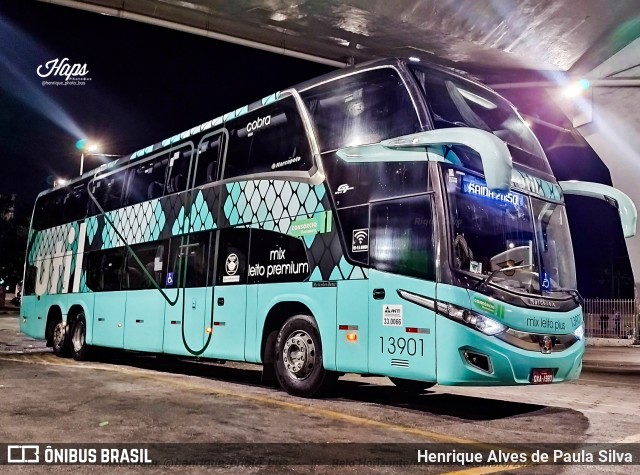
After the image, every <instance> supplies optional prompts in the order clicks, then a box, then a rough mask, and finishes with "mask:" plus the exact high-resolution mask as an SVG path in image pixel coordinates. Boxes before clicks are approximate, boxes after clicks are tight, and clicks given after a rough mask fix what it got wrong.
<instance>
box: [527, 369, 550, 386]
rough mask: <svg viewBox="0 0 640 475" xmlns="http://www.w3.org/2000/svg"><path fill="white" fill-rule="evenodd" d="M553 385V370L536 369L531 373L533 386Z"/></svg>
mask: <svg viewBox="0 0 640 475" xmlns="http://www.w3.org/2000/svg"><path fill="white" fill-rule="evenodd" d="M551 383H553V370H552V369H534V370H533V371H532V372H531V384H551Z"/></svg>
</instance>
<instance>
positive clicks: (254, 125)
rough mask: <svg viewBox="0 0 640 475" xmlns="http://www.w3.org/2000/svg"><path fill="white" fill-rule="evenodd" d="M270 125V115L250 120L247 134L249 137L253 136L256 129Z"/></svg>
mask: <svg viewBox="0 0 640 475" xmlns="http://www.w3.org/2000/svg"><path fill="white" fill-rule="evenodd" d="M268 125H271V116H270V115H268V116H266V117H258V118H257V119H256V120H254V121H253V122H249V123H248V124H247V134H248V136H249V137H251V136H252V135H253V133H254V132H255V131H256V130H258V129H261V128H262V127H266V126H268Z"/></svg>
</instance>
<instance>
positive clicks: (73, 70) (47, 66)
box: [36, 58, 91, 86]
mask: <svg viewBox="0 0 640 475" xmlns="http://www.w3.org/2000/svg"><path fill="white" fill-rule="evenodd" d="M36 72H37V73H38V76H40V77H41V78H47V79H49V80H47V81H42V85H43V86H83V85H85V84H86V81H91V78H90V77H87V76H88V74H89V69H88V68H87V64H86V63H84V64H81V63H74V64H72V63H70V62H69V58H62V60H60V58H55V59H52V60H50V61H47V62H46V63H44V64H41V65H39V66H38V69H37V70H36Z"/></svg>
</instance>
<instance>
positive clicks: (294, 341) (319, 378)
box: [275, 315, 337, 397]
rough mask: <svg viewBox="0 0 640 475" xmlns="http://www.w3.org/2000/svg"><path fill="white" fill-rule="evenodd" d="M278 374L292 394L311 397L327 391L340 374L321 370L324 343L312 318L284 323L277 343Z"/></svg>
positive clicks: (307, 317) (300, 317)
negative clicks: (324, 390)
mask: <svg viewBox="0 0 640 475" xmlns="http://www.w3.org/2000/svg"><path fill="white" fill-rule="evenodd" d="M275 373H276V377H277V378H278V382H279V383H280V386H282V388H283V389H284V390H285V391H287V392H288V393H289V394H292V395H294V396H301V397H311V396H314V395H315V394H317V393H318V392H320V391H321V390H323V389H327V388H328V387H329V386H330V385H331V384H332V383H333V382H335V380H336V379H337V374H336V373H334V372H331V371H327V370H325V369H324V368H323V367H322V343H321V341H320V332H319V331H318V328H317V327H316V323H315V321H314V319H313V318H312V317H310V316H309V315H296V316H294V317H291V318H290V319H289V320H287V321H286V322H285V324H284V325H283V326H282V328H281V329H280V332H279V333H278V337H277V339H276V355H275Z"/></svg>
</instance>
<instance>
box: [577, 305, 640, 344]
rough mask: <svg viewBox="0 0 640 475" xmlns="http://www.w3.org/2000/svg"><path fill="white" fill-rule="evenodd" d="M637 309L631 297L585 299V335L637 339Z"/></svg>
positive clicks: (637, 306)
mask: <svg viewBox="0 0 640 475" xmlns="http://www.w3.org/2000/svg"><path fill="white" fill-rule="evenodd" d="M639 309H640V304H639V302H638V301H637V300H633V299H585V301H584V309H583V311H584V329H585V336H586V337H590V338H620V339H622V338H624V339H629V340H634V341H638V327H639V317H638V315H639V314H640V312H639Z"/></svg>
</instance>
